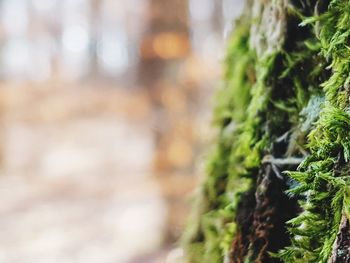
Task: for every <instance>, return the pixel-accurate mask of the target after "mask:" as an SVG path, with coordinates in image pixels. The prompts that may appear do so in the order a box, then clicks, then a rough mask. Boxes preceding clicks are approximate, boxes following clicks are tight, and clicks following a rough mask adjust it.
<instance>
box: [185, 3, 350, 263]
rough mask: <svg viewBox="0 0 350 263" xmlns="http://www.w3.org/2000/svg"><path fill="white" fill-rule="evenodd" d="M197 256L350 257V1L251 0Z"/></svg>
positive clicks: (237, 45) (195, 233) (201, 216)
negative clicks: (349, 175) (349, 44)
mask: <svg viewBox="0 0 350 263" xmlns="http://www.w3.org/2000/svg"><path fill="white" fill-rule="evenodd" d="M247 2H248V3H247V7H246V9H245V11H244V13H243V15H242V17H241V18H240V19H239V20H238V21H237V22H236V27H235V31H234V33H233V35H232V38H231V40H230V43H229V46H228V52H227V58H226V68H225V72H226V74H225V78H226V81H225V83H226V85H225V87H224V88H223V89H221V90H220V91H219V92H218V96H217V107H216V109H215V112H214V113H215V114H214V116H215V124H216V125H217V127H218V130H219V133H218V136H217V143H216V144H217V145H216V149H215V151H214V153H213V154H212V156H211V159H210V161H209V164H208V169H207V171H208V172H207V177H206V178H205V180H204V182H203V184H202V186H201V188H200V194H198V197H197V200H196V203H195V205H194V212H193V215H192V218H191V221H190V223H189V226H188V228H187V230H186V232H185V235H184V249H185V259H186V261H187V262H191V263H192V262H214V263H215V262H235V263H236V262H237V263H238V262H242V263H243V262H290V263H292V262H293V263H294V262H325V263H327V262H350V250H349V249H350V227H349V224H350V223H349V218H350V195H349V194H350V191H349V190H350V188H349V186H350V181H349V177H348V174H349V159H350V111H349V109H350V101H349V94H350V77H349V73H350V59H349V58H350V48H349V46H348V43H349V40H350V39H349V37H350V2H349V1H348V0H333V1H326V0H278V1H274V0H251V1H247Z"/></svg>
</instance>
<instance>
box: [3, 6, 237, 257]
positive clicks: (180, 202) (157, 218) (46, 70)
mask: <svg viewBox="0 0 350 263" xmlns="http://www.w3.org/2000/svg"><path fill="white" fill-rule="evenodd" d="M242 5H243V3H242V1H241V0H214V1H213V0H188V1H186V0H0V86H1V87H0V92H1V96H0V106H1V107H0V118H1V122H0V123H1V132H0V141H1V143H0V146H1V149H0V150H1V151H0V167H1V169H0V171H1V174H0V203H1V204H0V233H1V235H0V262H4V263H56V262H57V263H70V262H72V263H73V262H74V263H75V262H84V263H94V262H96V263H107V262H114V263H124V262H126V263H146V262H176V258H177V257H178V256H179V255H180V254H181V251H180V250H179V249H175V247H176V243H175V241H176V240H177V239H178V237H179V235H180V234H181V230H182V227H183V225H184V222H185V218H186V216H187V213H188V211H189V207H188V203H189V202H188V201H189V196H190V193H191V192H192V191H193V189H194V187H195V184H196V183H197V182H198V178H199V177H200V174H201V173H203V167H202V166H203V165H202V163H203V159H204V158H203V153H205V151H204V150H203V148H204V147H203V146H205V145H208V141H209V140H210V138H211V129H210V128H209V124H210V116H211V115H210V112H211V104H210V100H211V95H212V94H213V92H214V90H215V87H218V86H219V85H220V83H219V79H220V74H221V61H222V59H223V55H224V49H225V39H226V38H227V35H228V33H229V32H230V31H231V27H232V21H233V20H234V18H235V17H236V16H237V15H238V14H239V13H240V12H241V10H242Z"/></svg>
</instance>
